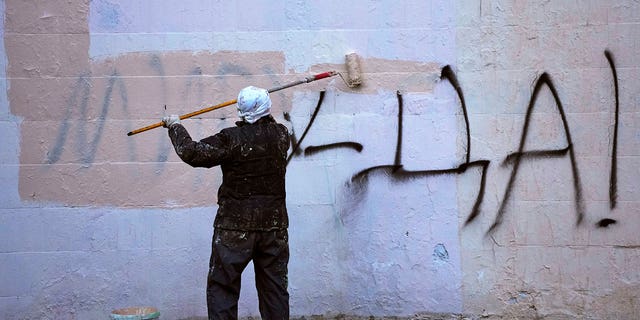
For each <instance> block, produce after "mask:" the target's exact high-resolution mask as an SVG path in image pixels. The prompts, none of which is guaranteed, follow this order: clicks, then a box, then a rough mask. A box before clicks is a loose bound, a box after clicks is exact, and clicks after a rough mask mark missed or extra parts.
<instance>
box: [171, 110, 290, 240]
mask: <svg viewBox="0 0 640 320" xmlns="http://www.w3.org/2000/svg"><path fill="white" fill-rule="evenodd" d="M236 125H237V126H236V127H231V128H226V129H223V130H222V131H220V132H219V133H217V134H215V135H213V136H210V137H208V138H205V139H202V140H200V141H197V142H196V141H193V140H192V139H191V137H190V136H189V133H188V132H187V130H186V129H185V128H184V127H183V126H182V125H181V124H174V125H172V126H171V127H170V128H169V137H170V138H171V142H172V143H173V146H174V148H175V150H176V153H177V154H178V156H179V157H180V159H182V161H184V162H185V163H187V164H189V165H191V166H193V167H205V168H211V167H213V166H217V165H220V167H221V169H222V185H221V186H220V188H219V189H218V213H217V215H216V219H215V221H214V226H215V227H216V228H221V229H227V230H240V231H270V230H277V229H285V228H287V227H288V226H289V220H288V216H287V208H286V203H285V198H286V193H285V174H286V167H287V150H288V149H289V132H288V130H287V128H286V127H285V126H284V125H282V124H279V123H277V122H276V121H275V120H274V119H273V117H271V116H270V115H269V116H265V117H262V118H260V119H259V120H258V121H256V122H255V123H253V124H250V123H247V122H236Z"/></svg>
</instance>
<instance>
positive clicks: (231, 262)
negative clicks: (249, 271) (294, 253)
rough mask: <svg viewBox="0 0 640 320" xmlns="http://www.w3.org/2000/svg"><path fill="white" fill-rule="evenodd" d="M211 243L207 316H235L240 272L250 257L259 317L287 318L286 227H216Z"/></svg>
mask: <svg viewBox="0 0 640 320" xmlns="http://www.w3.org/2000/svg"><path fill="white" fill-rule="evenodd" d="M211 247H212V248H211V259H210V260H209V276H208V279H207V307H208V310H209V320H213V319H216V320H217V319H225V320H226V319H237V318H238V298H239V297H240V281H241V275H242V271H243V270H244V269H245V267H246V266H247V264H248V263H249V261H251V260H253V265H254V270H255V276H256V280H255V281H256V289H257V291H258V301H259V308H260V315H261V316H262V319H264V320H279V319H285V320H286V319H289V292H288V291H287V282H288V280H287V264H288V263H289V241H288V232H287V229H284V230H274V231H235V230H224V229H219V228H216V229H215V230H214V232H213V241H212V244H211Z"/></svg>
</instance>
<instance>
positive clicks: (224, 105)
mask: <svg viewBox="0 0 640 320" xmlns="http://www.w3.org/2000/svg"><path fill="white" fill-rule="evenodd" d="M236 102H238V100H237V99H233V100H229V101H227V102H223V103H221V104H216V105H215V106H211V107H208V108H204V109H200V110H198V111H194V112H191V113H187V114H183V115H181V116H180V120H183V119H188V118H191V117H195V116H197V115H200V114H203V113H207V112H209V111H213V110H216V109H220V108H224V107H227V106H230V105H232V104H235V103H236ZM157 127H162V121H160V122H158V123H154V124H152V125H148V126H146V127H142V128H140V129H136V130H133V131H130V132H129V133H127V135H128V136H132V135H134V134H138V133H140V132H145V131H148V130H151V129H155V128H157Z"/></svg>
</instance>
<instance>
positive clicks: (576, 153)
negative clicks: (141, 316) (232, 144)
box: [0, 0, 640, 319]
mask: <svg viewBox="0 0 640 320" xmlns="http://www.w3.org/2000/svg"><path fill="white" fill-rule="evenodd" d="M2 10H3V15H2V17H3V23H2V24H1V25H2V34H3V35H4V36H3V37H2V38H1V40H2V41H3V43H2V48H4V50H3V51H2V53H3V54H2V59H0V63H1V66H2V68H1V69H0V71H1V74H2V75H3V77H2V80H3V81H2V82H1V88H0V89H1V90H0V102H1V103H0V133H2V136H3V137H5V138H4V140H3V147H2V149H0V181H1V183H2V186H3V187H4V191H5V192H3V193H2V194H0V203H1V204H0V237H1V240H2V241H0V268H2V269H1V270H0V274H2V275H3V276H2V277H0V318H3V319H23V318H42V319H102V318H105V317H107V316H108V314H109V313H110V311H111V310H113V309H116V308H120V307H126V306H132V305H152V306H155V307H157V308H159V309H160V312H161V314H162V318H166V319H181V318H187V317H193V316H204V315H205V314H206V304H205V295H204V287H205V279H206V272H207V263H208V258H209V253H210V252H209V250H210V249H209V248H210V239H211V234H212V229H211V224H212V221H213V217H214V215H215V210H216V200H217V199H216V190H217V187H218V185H219V183H220V179H221V174H220V171H219V169H217V168H215V169H211V170H204V169H192V168H191V167H189V166H187V165H185V164H183V163H182V162H180V160H179V158H178V157H177V156H176V155H175V154H174V152H173V150H172V148H171V145H170V142H169V140H168V138H167V136H166V132H165V130H164V129H162V128H159V129H154V130H152V131H149V132H145V133H141V134H138V135H135V136H131V137H128V136H127V135H126V133H127V132H129V131H131V130H133V129H136V128H139V127H142V126H145V125H148V124H152V123H155V122H158V121H159V119H160V118H161V117H162V116H163V115H165V114H170V113H178V114H184V113H187V112H191V111H194V110H197V109H200V108H203V107H206V106H210V105H214V104H217V103H220V102H224V101H227V100H230V99H233V98H235V97H236V95H237V92H238V90H240V89H241V88H242V87H244V86H247V85H258V86H262V87H265V88H271V87H275V86H278V85H280V84H284V83H288V82H291V81H295V80H298V79H302V78H304V77H306V76H308V75H310V74H314V73H319V72H323V71H327V70H337V71H340V72H346V69H345V65H344V55H345V54H346V53H350V52H356V53H358V54H359V56H360V57H361V66H362V71H363V77H364V83H363V84H362V85H361V86H359V87H357V88H349V87H347V86H346V85H345V84H344V83H343V82H342V81H341V80H340V78H339V77H333V78H330V79H324V80H321V81H318V82H314V83H311V84H305V85H301V86H296V87H294V88H290V89H286V90H284V91H280V92H278V93H275V94H273V95H272V98H273V99H274V110H273V113H274V115H275V116H276V118H277V119H278V120H280V121H281V122H283V123H285V124H286V125H287V126H288V127H289V128H290V130H291V132H292V133H293V134H294V135H295V136H296V138H297V139H296V141H297V143H296V146H295V149H296V150H298V151H299V152H296V153H293V154H292V158H291V161H290V163H289V166H288V172H287V192H288V197H287V199H288V207H289V210H290V219H291V229H290V245H291V250H292V256H291V262H290V275H289V279H290V293H291V305H292V310H291V312H292V315H295V316H310V315H324V316H327V317H330V316H335V315H338V314H346V315H353V316H363V317H367V316H376V317H379V316H411V315H413V314H416V313H439V312H443V313H455V314H467V315H475V316H479V315H482V316H486V317H494V316H495V317H499V316H515V317H536V316H542V317H544V316H550V317H560V318H562V317H566V318H574V317H593V318H603V319H605V318H633V315H636V314H638V313H640V306H639V305H638V303H637V301H638V294H637V292H638V287H639V285H640V278H638V276H637V272H636V268H635V266H636V265H637V264H638V262H640V251H638V245H639V241H640V239H639V238H638V237H637V232H636V230H637V229H638V227H640V216H639V214H640V209H639V208H640V206H639V205H638V201H637V198H638V197H637V193H638V190H637V186H636V185H637V184H636V183H635V182H636V181H637V180H638V178H639V177H640V171H638V169H637V168H638V167H639V166H638V159H639V158H638V155H639V154H640V148H639V146H640V144H639V142H638V141H640V139H639V137H640V129H639V128H640V126H639V122H638V121H639V119H640V118H639V117H638V111H637V107H638V103H639V102H640V101H639V100H638V98H637V97H638V96H640V95H639V94H640V84H639V83H638V82H637V81H636V79H637V78H638V75H639V74H640V60H638V56H639V55H638V49H639V43H640V31H638V30H640V28H638V24H640V5H639V4H638V3H637V2H634V1H629V0H617V1H611V2H599V1H578V2H565V1H550V2H545V3H544V4H537V5H535V6H534V5H530V4H527V3H525V2H518V1H492V0H482V1H477V2H476V3H470V2H465V1H457V2H451V1H444V0H430V1H403V2H397V1H352V2H338V1H329V2H326V1H322V2H319V1H310V2H295V1H286V0H282V1H249V2H243V3H236V2H211V1H203V0H189V1H182V2H174V1H163V2H162V3H159V2H157V1H137V2H132V1H119V0H99V1H91V2H89V1H80V0H77V1H70V2H66V3H48V2H47V3H42V2H38V1H18V0H7V1H4V2H3V7H2ZM605 53H606V54H605ZM456 86H458V91H457V90H456ZM319 101H321V103H319ZM463 101H464V104H463ZM234 110H235V108H233V107H229V108H226V109H222V110H217V111H214V112H211V113H207V114H204V115H202V116H200V117H198V118H197V119H189V120H184V124H185V125H186V126H187V128H188V129H189V130H190V131H191V132H192V135H193V136H194V137H197V138H204V137H206V136H208V135H210V134H213V133H215V132H217V130H220V129H221V128H224V127H227V126H230V125H233V122H234V121H235V119H236V118H235V117H236V115H235V111H234ZM304 132H307V133H306V135H304V136H303V133H304ZM353 146H359V147H361V149H358V148H354V147H353ZM252 276H253V275H252V271H251V268H249V269H248V270H247V272H246V273H245V275H244V278H243V283H244V286H243V291H242V297H241V303H240V314H241V316H244V317H248V316H256V315H258V307H257V298H256V294H255V289H254V288H253V279H252Z"/></svg>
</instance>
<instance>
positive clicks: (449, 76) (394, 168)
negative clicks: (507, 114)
mask: <svg viewBox="0 0 640 320" xmlns="http://www.w3.org/2000/svg"><path fill="white" fill-rule="evenodd" d="M605 56H606V58H607V60H608V62H609V65H610V67H611V70H612V74H613V79H614V91H615V130H614V135H613V147H612V148H613V150H612V158H611V173H610V179H609V180H610V181H609V202H610V208H611V209H614V208H615V206H616V200H617V144H618V126H619V124H618V121H619V120H618V119H619V91H618V90H619V89H618V88H619V87H618V80H617V72H616V68H615V65H614V63H613V57H612V55H611V53H610V52H609V51H605ZM440 78H441V79H443V80H447V81H448V82H449V83H450V84H451V85H452V86H453V88H454V89H455V91H456V93H457V96H458V98H459V100H460V105H461V109H462V112H463V116H464V121H465V130H466V152H465V160H464V162H463V163H462V164H460V165H459V166H458V167H455V168H448V169H438V170H405V169H404V166H403V165H402V159H401V155H402V142H403V138H402V133H403V126H402V124H403V99H402V94H401V93H400V92H399V91H398V92H397V99H398V118H397V122H398V125H397V128H398V131H397V139H396V149H395V155H394V161H393V164H387V165H378V166H373V167H369V168H366V169H363V170H361V171H359V172H357V173H356V174H354V175H353V176H352V177H351V179H350V180H349V181H348V182H347V186H348V187H349V188H350V189H351V191H352V192H353V195H354V199H355V200H356V201H358V197H357V196H361V195H363V194H364V192H365V191H366V188H367V184H368V181H369V177H370V176H371V175H374V174H382V175H384V176H387V177H389V178H391V179H394V180H398V181H404V180H409V179H416V178H424V177H430V176H437V175H448V174H463V173H465V172H466V171H467V169H469V168H479V169H480V170H481V178H480V181H479V188H478V193H477V195H476V199H475V203H474V206H473V208H472V209H471V212H470V214H469V216H468V217H467V219H466V221H465V226H466V225H468V224H469V223H471V222H473V221H474V220H476V219H477V218H478V216H479V214H480V211H481V210H480V208H481V204H482V201H483V198H484V194H485V184H486V177H487V171H488V168H489V165H490V163H491V162H490V161H489V160H486V159H483V160H476V161H471V160H470V159H471V131H470V124H469V117H468V109H467V105H466V102H465V99H464V94H463V92H462V88H461V86H460V84H459V82H458V80H457V77H456V75H455V73H454V72H453V70H452V68H451V67H450V66H445V67H444V68H443V69H442V72H441V76H440ZM543 87H547V88H548V89H549V91H550V92H551V94H552V96H553V99H554V103H555V107H556V111H557V115H558V116H559V117H560V120H561V121H562V129H563V133H564V138H565V140H566V141H565V142H566V146H565V147H563V148H558V149H543V150H525V142H526V140H527V135H528V133H529V130H530V128H529V126H530V123H531V117H532V113H533V111H534V107H535V105H536V100H537V98H538V95H539V94H540V91H541V89H542V88H543ZM323 98H324V92H321V93H320V98H319V100H318V103H317V105H316V108H315V110H314V112H313V115H312V116H311V119H310V121H309V123H308V124H307V126H306V128H305V130H304V133H303V135H302V137H301V139H300V141H295V138H294V142H293V145H294V149H293V152H292V153H291V154H290V156H289V158H288V161H290V160H291V158H292V157H293V156H295V155H299V154H301V151H300V144H301V143H302V141H303V140H304V138H305V136H306V135H307V133H308V131H309V129H310V128H311V126H312V125H313V123H314V121H315V119H316V117H317V115H318V112H319V111H320V107H321V105H322V101H323ZM285 118H286V119H287V120H289V121H290V117H288V115H287V114H285ZM343 147H348V148H352V149H354V150H357V151H358V152H360V151H361V150H362V148H363V147H362V145H361V144H359V143H356V142H340V143H331V144H325V145H320V146H310V147H308V148H307V149H305V156H310V155H313V154H316V153H318V152H321V151H326V150H330V149H335V148H343ZM549 158H559V159H563V158H568V160H569V162H570V165H571V174H572V176H571V177H572V185H573V194H574V199H573V202H574V206H575V212H576V220H575V221H576V226H579V225H581V224H582V222H583V221H584V218H585V207H584V200H583V196H582V183H581V180H580V174H579V170H578V164H577V160H576V155H575V150H574V144H573V141H572V137H571V130H570V128H569V123H568V120H567V117H566V114H565V108H564V106H563V104H562V101H561V99H560V96H559V94H558V91H557V89H556V87H555V85H554V83H553V81H552V79H551V76H550V75H549V74H548V73H546V72H545V73H543V74H541V75H540V76H539V77H538V79H537V80H536V82H535V86H534V89H533V92H532V94H531V97H530V99H529V104H528V106H527V111H526V115H525V121H524V124H523V128H522V134H521V137H520V143H519V147H518V151H517V152H514V153H511V154H508V155H507V156H506V157H505V159H504V161H503V162H502V165H503V166H511V167H512V168H511V174H510V177H509V181H508V183H507V186H506V188H505V193H504V196H503V198H502V201H501V202H500V205H499V209H498V212H497V215H496V217H495V218H494V221H493V224H492V225H491V226H490V228H489V229H488V230H487V235H488V234H491V233H492V232H494V231H495V230H496V228H497V227H498V226H500V225H501V223H502V221H503V219H504V215H505V214H506V208H507V204H508V203H509V201H510V199H511V197H512V192H513V189H514V184H515V181H516V178H517V176H518V172H519V170H520V165H521V164H522V163H523V161H535V160H536V159H549ZM616 223H617V221H616V220H614V219H610V218H605V219H602V220H600V221H599V222H597V223H596V225H597V226H598V227H601V228H604V227H608V226H610V225H613V224H616Z"/></svg>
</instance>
